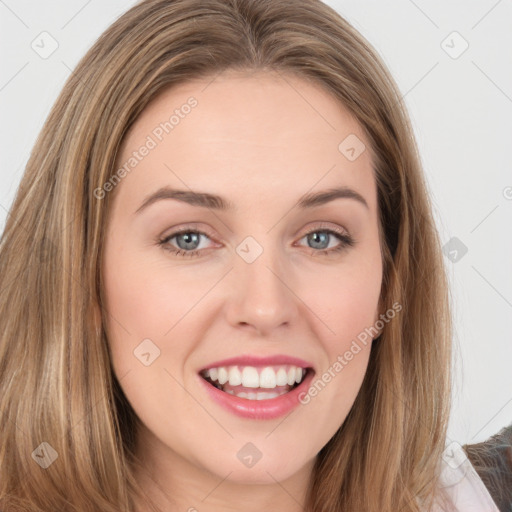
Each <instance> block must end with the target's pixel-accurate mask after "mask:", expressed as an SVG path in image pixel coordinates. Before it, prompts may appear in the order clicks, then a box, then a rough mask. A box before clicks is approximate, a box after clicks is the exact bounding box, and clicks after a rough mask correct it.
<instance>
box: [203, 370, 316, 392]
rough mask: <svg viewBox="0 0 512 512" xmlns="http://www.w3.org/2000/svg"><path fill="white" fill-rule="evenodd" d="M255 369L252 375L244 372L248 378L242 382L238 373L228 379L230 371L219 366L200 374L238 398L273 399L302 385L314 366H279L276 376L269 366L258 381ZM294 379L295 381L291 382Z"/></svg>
mask: <svg viewBox="0 0 512 512" xmlns="http://www.w3.org/2000/svg"><path fill="white" fill-rule="evenodd" d="M219 370H220V371H219ZM244 370H245V369H244ZM254 370H255V369H254V368H251V370H249V372H251V375H250V376H247V374H245V373H244V377H246V378H244V379H243V381H242V382H240V380H241V379H240V377H237V376H236V374H235V376H232V374H231V375H230V377H231V378H230V379H229V380H228V379H227V374H229V373H228V372H227V371H224V370H223V369H217V368H213V369H210V370H205V371H203V372H201V373H200V374H199V375H200V376H201V377H202V378H203V379H204V380H206V382H208V383H209V384H210V385H212V386H214V387H215V388H217V389H218V390H220V391H223V392H224V393H227V394H230V395H233V396H236V397H238V398H245V399H247V400H271V399H273V398H277V397H279V396H281V395H284V394H286V393H289V392H290V391H292V390H293V389H295V388H296V387H298V386H300V384H301V383H302V382H303V381H304V379H305V378H306V376H307V375H309V374H310V373H312V372H313V369H312V368H298V367H292V366H285V367H282V368H279V372H278V377H277V378H274V376H273V374H274V375H275V372H274V371H273V370H272V368H269V367H267V368H264V369H263V371H262V372H261V373H260V374H259V377H260V379H259V381H258V379H257V378H256V375H255V372H254ZM265 372H266V373H265ZM294 372H295V373H294ZM285 373H286V381H285ZM292 380H293V383H292V384H290V382H292ZM230 382H231V383H230ZM285 382H286V383H285ZM244 384H245V385H244ZM278 384H279V385H278Z"/></svg>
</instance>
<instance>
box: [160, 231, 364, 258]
mask: <svg viewBox="0 0 512 512" xmlns="http://www.w3.org/2000/svg"><path fill="white" fill-rule="evenodd" d="M313 235H314V236H313ZM319 235H320V236H319ZM202 236H204V237H206V238H208V239H209V238H210V237H209V236H208V235H207V234H206V233H203V232H202V231H196V230H191V229H184V230H181V231H176V232H174V233H171V234H170V235H168V236H167V237H165V238H164V239H163V240H159V242H158V245H160V246H161V247H162V248H163V249H164V250H166V251H169V252H171V253H172V254H173V255H175V256H179V257H186V258H191V257H194V256H199V254H200V253H201V249H197V246H198V245H200V242H201V237H202ZM330 237H335V238H336V239H338V241H339V242H340V243H339V244H338V245H336V246H335V247H332V248H328V246H329V240H330ZM304 238H307V240H308V243H312V244H314V245H316V247H315V246H313V247H310V248H311V249H313V251H312V253H311V254H312V255H313V256H317V255H330V254H334V253H339V252H341V251H343V250H344V249H347V248H349V247H352V246H353V245H355V240H354V239H353V238H352V237H351V236H350V235H349V234H348V233H344V232H342V231H339V232H338V231H336V230H333V229H318V228H316V229H313V230H311V231H309V232H308V233H306V234H305V235H304V236H303V237H302V238H301V240H302V239H304ZM173 239H176V242H175V243H176V244H177V245H178V247H176V246H175V245H171V243H170V242H171V240H173ZM326 241H327V246H326V247H324V244H325V242H326Z"/></svg>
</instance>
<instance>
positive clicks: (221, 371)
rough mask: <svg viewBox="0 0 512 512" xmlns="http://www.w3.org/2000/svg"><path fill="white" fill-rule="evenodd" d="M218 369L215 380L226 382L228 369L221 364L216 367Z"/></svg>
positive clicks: (220, 382) (221, 382)
mask: <svg viewBox="0 0 512 512" xmlns="http://www.w3.org/2000/svg"><path fill="white" fill-rule="evenodd" d="M210 371H211V370H210ZM218 371H219V373H218V376H217V380H218V381H219V384H226V382H227V381H228V371H227V370H226V368H224V367H223V366H221V367H220V368H219V369H218ZM212 380H213V379H212Z"/></svg>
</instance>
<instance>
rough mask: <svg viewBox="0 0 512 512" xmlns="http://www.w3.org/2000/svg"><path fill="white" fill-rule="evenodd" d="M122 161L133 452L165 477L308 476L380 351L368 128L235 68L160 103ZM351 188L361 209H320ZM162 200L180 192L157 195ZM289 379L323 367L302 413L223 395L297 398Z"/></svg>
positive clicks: (112, 233) (111, 244)
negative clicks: (375, 338)
mask: <svg viewBox="0 0 512 512" xmlns="http://www.w3.org/2000/svg"><path fill="white" fill-rule="evenodd" d="M191 98H192V99H191ZM166 123H167V124H166ZM347 138H348V139H347ZM362 144H364V145H365V146H366V149H364V148H365V146H363V145H362ZM144 148H145V149H144ZM125 164H126V165H125ZM123 165H125V172H124V173H123V172H120V173H119V174H118V176H119V177H120V178H121V181H120V183H119V184H117V185H116V190H115V200H114V202H113V205H112V210H111V212H110V217H109V222H108V228H107V237H106V246H105V253H104V260H103V269H102V270H103V273H104V286H105V288H104V294H105V299H106V302H105V311H104V313H105V321H106V329H107V336H108V340H109V344H110V348H111V353H112V358H113V365H114V369H115V374H116V376H117V378H118V379H119V381H120V385H121V387H122V389H123V390H124V393H125V394H126V397H127V398H128V400H129V402H130V403H131V405H132V406H133V409H134V410H135V412H136V413H137V415H138V417H139V418H140V420H141V422H142V425H143V426H142V428H141V429H140V431H139V432H138V450H139V452H140V455H141V456H142V457H144V458H146V459H147V460H148V462H150V463H151V465H152V466H153V467H157V468H158V469H159V472H158V474H159V475H162V474H164V473H163V472H165V471H166V469H165V468H167V469H169V468H172V470H173V472H174V474H178V473H179V471H181V472H182V473H181V474H188V475H191V474H193V473H194V472H195V473H194V474H195V475H196V476H197V475H202V476H204V477H205V478H210V477H211V479H212V480H211V481H212V482H217V483H218V482H219V481H220V480H221V479H224V480H225V481H226V482H227V481H229V482H232V483H233V482H236V483H260V484H261V483H271V484H274V483H275V482H276V481H283V480H285V479H289V478H290V479H293V478H294V477H295V476H296V475H299V474H302V475H305V474H307V473H308V472H309V471H310V470H311V468H312V464H313V462H314V458H315V456H316V455H317V453H318V452H319V450H320V449H321V448H322V447H323V446H324V445H325V444H326V443H327V442H328V441H329V439H330V438H331V437H332V436H333V435H334V434H335V432H336V430H337V429H338V428H339V427H340V426H341V424H342V423H343V421H344V420H345V417H346V416H347V414H348V412H349V410H350V408H351V406H352V404H353V402H354V400H355V398H356V395H357V393H358V391H359V389H360V386H361V383H362V380H363V377H364V374H365V371H366V368H367V363H368V357H369V353H370V347H371V337H368V336H362V333H364V332H365V329H369V328H370V327H371V326H373V325H374V324H375V321H376V320H377V319H378V318H379V310H378V301H379V295H380V290H381V281H382V265H381V253H380V245H379V236H378V224H377V215H378V211H377V190H376V183H375V179H374V176H373V171H372V163H371V159H370V151H369V143H368V141H367V139H366V138H365V136H364V135H363V132H362V130H361V128H360V126H359V125H358V123H357V122H356V121H355V120H354V119H353V118H352V117H351V116H350V115H349V114H348V112H347V111H346V110H345V109H344V108H342V107H341V106H340V105H339V104H338V102H336V101H335V100H334V99H333V98H332V97H330V96H329V95H328V94H327V93H325V92H324V91H322V90H321V89H320V88H318V87H317V86H314V85H311V84H309V83H308V82H305V81H303V80H302V79H298V78H296V77H292V76H289V75H284V76H283V75H277V74H271V73H255V74H252V75H249V74H241V73H235V72H225V73H223V74H222V75H220V76H218V77H217V78H215V79H214V80H212V79H209V80H204V81H194V82H188V83H186V84H181V85H179V86H177V87H175V88H172V89H170V90H167V91H166V92H165V93H163V94H161V95H160V96H159V97H158V98H156V99H155V100H154V101H153V102H152V103H151V104H150V105H149V106H148V107H147V108H146V109H145V110H144V111H143V113H142V115H141V116H140V117H139V118H138V119H137V121H136V123H135V124H134V125H133V127H132V129H131V130H130V132H129V133H128V136H127V138H126V139H125V141H124V143H123V146H122V148H121V154H120V157H119V159H118V167H117V168H116V171H117V170H118V169H120V168H121V167H122V166H123ZM112 187H113V185H110V186H109V185H106V186H105V187H104V190H105V191H106V192H105V193H106V194H108V193H110V194H113V193H114V192H112V191H111V188H112ZM341 188H345V189H352V190H353V191H355V192H356V193H357V194H359V195H360V196H361V198H363V201H361V200H358V199H356V198H354V197H350V196H349V197H342V194H341V195H339V196H338V197H331V198H330V200H329V198H326V197H325V196H324V198H323V199H322V195H321V193H323V192H326V191H330V190H332V189H341ZM162 189H169V190H170V189H172V190H175V191H176V190H179V191H182V193H181V194H179V195H176V194H175V195H174V198H171V197H170V196H171V195H172V194H171V193H170V192H169V190H168V191H167V193H161V194H160V196H159V198H158V197H156V198H155V197H153V199H149V200H148V198H151V197H152V195H153V194H155V193H156V192H157V191H159V190H160V191H161V190H162ZM194 194H211V195H214V196H219V197H220V198H222V199H221V200H220V199H211V198H204V197H203V196H200V197H197V196H195V195H194ZM317 194H320V196H319V197H318V198H317V200H316V201H315V200H312V198H313V196H316V195H317ZM221 202H222V205H223V206H225V207H223V208H221V207H220V206H221V204H220V203H221ZM364 203H366V204H364ZM328 230H332V232H331V231H328ZM178 231H180V232H181V231H182V232H183V233H182V234H181V235H176V233H177V232H178ZM336 232H338V233H339V235H336ZM308 233H311V234H310V235H308ZM350 239H352V240H353V244H350V243H347V240H349V241H350ZM161 241H163V242H162V243H160V242H161ZM338 249H339V250H338ZM175 251H181V254H176V253H175ZM194 251H197V252H194ZM326 251H328V252H326ZM191 253H193V255H192V256H191V255H190V254H191ZM358 336H359V338H358ZM363 338H366V340H367V342H366V344H365V343H362V342H361V341H360V340H361V339H363ZM354 342H356V345H354ZM356 346H357V347H359V348H356ZM349 352H350V354H349ZM350 355H352V357H350ZM274 356H275V357H280V358H281V359H275V360H274V361H267V362H266V363H265V362H264V363H265V364H263V365H260V364H259V362H258V361H254V360H253V361H249V359H246V360H245V362H244V361H243V360H241V361H239V362H238V364H222V361H223V360H225V359H231V358H236V357H242V358H250V357H253V358H263V357H274ZM293 358H298V359H300V362H297V361H295V360H294V359H293ZM222 366H225V367H227V371H228V372H229V371H230V368H231V366H235V367H237V368H238V370H239V372H240V373H237V372H236V369H235V370H234V371H233V372H231V373H228V375H227V377H228V378H231V382H232V386H233V387H232V388H231V387H229V386H227V385H225V391H220V390H218V389H217V388H215V387H214V386H212V385H211V384H208V383H207V382H206V380H205V379H204V378H203V377H202V376H201V375H200V373H199V372H200V371H201V370H203V369H205V368H211V367H217V368H219V367H222ZM293 366H299V367H301V366H304V367H310V368H312V370H309V372H308V373H307V374H306V380H307V382H306V386H305V385H304V383H303V384H302V387H300V391H301V393H300V396H299V397H300V400H299V397H298V396H297V395H298V393H297V391H296V390H295V391H290V392H289V393H290V394H288V393H285V394H284V395H282V396H280V397H278V398H264V399H263V400H251V399H250V398H249V395H246V396H245V397H242V398H240V397H235V396H234V395H231V394H228V393H227V392H226V389H232V390H233V391H236V392H238V391H239V389H240V388H238V387H236V386H237V385H239V384H238V382H239V381H237V380H236V379H237V378H238V377H239V376H240V377H242V378H244V380H243V382H242V384H247V386H245V387H247V388H251V386H254V383H257V384H259V385H260V386H261V387H263V388H264V389H266V390H267V391H269V392H271V391H272V389H271V387H273V386H274V385H276V383H279V382H280V383H281V385H280V386H279V387H278V388H277V391H279V392H282V391H286V389H288V388H286V387H284V386H285V385H284V384H282V383H283V382H284V380H283V379H286V381H288V379H289V378H290V374H291V375H292V377H291V379H292V380H293V375H294V374H293V372H294V371H295V372H297V371H298V372H300V371H301V370H293V369H292V368H293ZM267 367H270V370H268V369H267V370H265V372H264V374H265V376H262V375H261V372H262V370H263V369H264V368H267ZM246 368H248V369H246ZM280 368H283V370H281V371H280ZM290 369H291V372H290ZM283 371H284V373H283ZM313 371H314V375H312V374H313ZM255 372H256V373H255ZM215 373H217V375H216V376H217V378H218V379H219V378H221V379H222V377H221V375H226V374H225V373H224V370H221V369H219V370H218V371H217V372H215V371H213V376H214V377H215ZM255 374H256V378H257V379H258V378H259V379H260V380H256V381H253V382H252V383H251V382H250V381H251V377H252V378H254V376H255ZM285 374H286V375H285ZM267 377H268V379H269V381H268V383H267V381H266V380H265V379H267ZM311 377H313V379H312V380H311ZM274 378H275V379H277V380H276V381H275V382H273V379H274ZM318 381H321V382H320V385H319V384H318ZM228 382H229V381H228ZM315 382H317V392H316V393H315V392H313V393H311V394H306V392H307V391H308V388H309V386H310V385H313V384H314V383H315ZM286 385H288V382H286ZM260 386H259V387H260ZM264 386H270V387H269V388H265V387H264ZM251 389H253V388H251ZM297 389H299V388H297ZM274 391H275V390H274ZM214 395H215V396H216V398H214ZM220 395H222V396H221V397H220V399H219V396H220ZM263 396H264V395H263ZM290 397H292V398H290ZM290 481H292V480H290ZM301 485H302V484H301ZM205 494H206V493H205Z"/></svg>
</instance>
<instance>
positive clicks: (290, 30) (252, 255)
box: [0, 0, 496, 512]
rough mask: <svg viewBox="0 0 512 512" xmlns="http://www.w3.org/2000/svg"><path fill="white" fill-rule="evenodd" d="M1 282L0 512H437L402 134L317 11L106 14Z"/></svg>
mask: <svg viewBox="0 0 512 512" xmlns="http://www.w3.org/2000/svg"><path fill="white" fill-rule="evenodd" d="M304 240H305V242H303V241H304ZM300 242H302V243H300ZM325 242H328V243H327V245H324V243H325ZM196 243H197V246H196V245H195V244H196ZM190 245H192V246H190ZM0 275H1V276H2V283H1V288H2V301H1V303H0V308H1V309H0V318H2V322H3V326H2V327H3V328H2V334H1V341H0V363H1V366H2V377H1V386H2V388H1V391H2V393H1V397H0V400H1V410H2V411H4V414H3V416H2V418H1V422H2V423H1V433H2V440H3V444H2V452H1V455H2V456H1V462H0V464H1V466H0V503H1V507H2V510H3V511H4V512H7V511H9V510H30V511H36V510H37V511H49V510H52V511H53V510H77V511H86V510H91V511H93V510H94V511H97V510H102V511H119V510H123V511H128V510H130V511H137V512H142V511H145V510H172V511H174V510H189V511H193V510H199V511H201V510H209V511H218V510H228V509H233V510H239V509H242V508H243V509H244V510H260V509H262V508H265V507H266V508H270V507H271V508H274V509H275V508H279V509H282V510H287V511H295V510H308V511H315V512H317V511H338V510H350V511H355V510H358V511H359V510H365V511H377V510H378V511H396V510H402V511H419V510H440V508H435V507H443V509H444V510H456V509H457V507H458V505H457V496H456V495H457V491H456V489H460V488H461V487H460V486H459V483H460V482H461V481H464V482H468V481H470V480H469V477H468V478H467V479H466V475H469V474H470V473H471V471H470V470H471V469H472V466H471V465H469V466H468V463H469V462H468V461H467V460H466V459H465V458H464V457H463V458H460V454H458V455H457V456H458V457H459V458H458V459H457V461H456V463H453V462H452V461H451V460H450V459H449V457H448V455H449V454H448V455H447V453H446V452H445V445H446V444H448V443H447V439H446V428H447V419H448V415H449V396H450V386H449V382H450V374H449V369H450V355H451V349H450V339H451V323H450V314H449V304H448V291H447V284H446V277H445V274H444V268H443V260H442V255H441V251H440V245H439V240H438V235H437V232H436V230H435V224H434V221H433V218H432V215H431V206H430V202H429V198H428V194H427V192H426V187H425V183H424V178H423V175H422V171H421V167H420V163H419V158H418V155H417V150H416V146H415V141H414V138H413V135H412V129H411V126H410V123H409V120H408V117H407V114H406V112H405V111H404V110H403V107H402V104H401V98H400V94H399V91H398V89H397V87H396V85H395V84H394V82H393V80H392V78H391V77H390V75H389V73H388V71H387V70H386V69H385V67H384V65H383V64H382V62H381V61H380V60H379V58H378V56H377V54H376V53H375V51H374V50H372V49H371V47H370V46H369V45H368V43H367V42H366V41H365V40H364V39H363V38H362V37H361V36H360V35H359V34H358V33H357V32H356V31H355V30H354V29H353V28H352V27H351V26H350V25H349V24H348V23H347V22H346V21H345V20H343V19H342V18H341V17H340V16H339V15H337V14H336V13H335V12H334V11H333V10H332V9H330V8H328V7H327V6H325V5H324V4H322V3H320V2H316V1H306V2H303V1H302V2H298V1H294V0H293V1H292V0H285V1H279V2H277V1H261V0H260V1H257V2H256V1H247V0H231V1H223V0H210V1H207V2H205V1H199V0H178V1H173V2H170V1H164V0H149V1H143V2H140V3H139V4H137V5H135V6H134V7H133V8H132V9H130V10H129V11H128V12H127V13H126V14H125V15H123V16H122V17H121V18H120V19H118V20H117V21H116V22H115V23H114V24H113V25H112V26H111V27H110V28H109V29H108V30H107V31H106V32H105V33H104V34H103V35H102V36H101V37H100V38H99V40H98V41H97V42H96V43H95V45H94V46H93V47H92V48H91V50H90V51H89V52H88V53H87V55H86V56H85V57H84V58H83V59H82V61H81V62H80V63H79V65H78V66H77V69H76V70H75V72H74V73H73V74H72V76H71V77H70V79H69V80H68V83H67V84H66V85H65V87H64V90H63V91H62V93H61V95H60V97H59V99H58V100H57V102H56V104H55V106H54V108H53V110H52V112H51V114H50V116H49V118H48V120H47V122H46V124H45V126H44V128H43V130H42V133H41V136H40V138H39V139H38V141H37V143H36V146H35V148H34V151H33V152H32V155H31V158H30V161H29V162H28V164H27V169H26V172H25V176H24V177H23V180H22V183H21V185H20V188H19V191H18V194H17V197H16V199H15V201H14V204H13V207H12V210H11V212H10V216H9V218H8V221H7V224H6V227H5V231H4V234H3V238H2V243H1V247H0ZM452 458H453V457H452ZM447 460H448V461H449V462H450V463H448V464H447V463H446V461H447ZM454 460H455V459H454ZM471 474H472V475H473V477H474V476H475V474H474V473H471ZM471 481H473V482H476V485H477V487H478V485H481V484H482V481H481V480H480V479H478V477H477V479H476V480H475V479H473V480H471ZM477 487H476V488H477ZM471 489H472V490H473V491H474V490H475V486H471ZM477 493H478V496H479V498H478V499H480V498H481V499H482V502H481V507H487V508H480V509H481V510H496V508H495V505H494V504H493V503H492V500H491V498H490V496H489V494H488V493H487V491H486V490H485V487H480V488H479V490H478V488H477ZM459 509H460V508H459ZM475 510H477V509H475Z"/></svg>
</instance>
